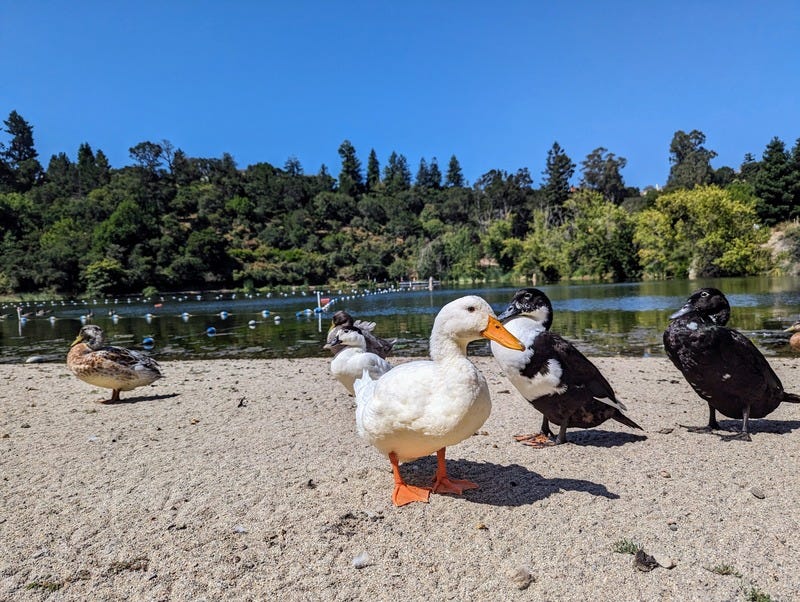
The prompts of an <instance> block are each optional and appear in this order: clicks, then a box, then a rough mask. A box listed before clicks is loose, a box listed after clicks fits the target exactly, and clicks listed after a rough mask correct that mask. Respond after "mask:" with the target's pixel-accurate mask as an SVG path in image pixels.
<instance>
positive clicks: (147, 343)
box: [142, 337, 156, 349]
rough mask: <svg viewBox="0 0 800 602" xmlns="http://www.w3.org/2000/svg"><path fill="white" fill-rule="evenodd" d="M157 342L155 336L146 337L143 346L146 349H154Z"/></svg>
mask: <svg viewBox="0 0 800 602" xmlns="http://www.w3.org/2000/svg"><path fill="white" fill-rule="evenodd" d="M155 344H156V342H155V340H153V337H144V338H143V339H142V347H144V348H145V349H152V348H153V347H154V346H155Z"/></svg>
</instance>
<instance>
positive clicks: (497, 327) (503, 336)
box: [481, 316, 525, 351]
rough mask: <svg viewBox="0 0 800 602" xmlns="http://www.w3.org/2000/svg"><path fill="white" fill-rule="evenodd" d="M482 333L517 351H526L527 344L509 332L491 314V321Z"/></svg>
mask: <svg viewBox="0 0 800 602" xmlns="http://www.w3.org/2000/svg"><path fill="white" fill-rule="evenodd" d="M481 334H482V335H483V336H485V337H486V338H487V339H491V340H493V341H494V342H496V343H499V344H501V345H502V346H503V347H508V348H509V349H516V350H517V351H525V345H523V344H522V343H520V342H519V339H518V338H517V337H515V336H514V335H513V334H511V333H510V332H508V331H507V330H506V327H505V326H503V325H502V324H501V323H500V320H498V319H497V318H495V317H494V316H489V323H488V324H487V325H486V328H485V329H484V330H483V332H482V333H481Z"/></svg>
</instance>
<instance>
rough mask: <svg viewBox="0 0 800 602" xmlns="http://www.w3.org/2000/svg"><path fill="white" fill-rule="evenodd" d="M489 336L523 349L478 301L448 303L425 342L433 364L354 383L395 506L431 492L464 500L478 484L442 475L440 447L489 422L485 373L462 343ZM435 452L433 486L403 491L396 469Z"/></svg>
mask: <svg viewBox="0 0 800 602" xmlns="http://www.w3.org/2000/svg"><path fill="white" fill-rule="evenodd" d="M482 337H483V338H488V339H492V340H494V341H497V342H498V343H500V344H501V345H507V346H508V347H511V348H514V349H522V348H523V347H522V344H521V343H520V342H519V341H518V340H517V339H516V338H514V337H513V336H512V335H511V334H510V333H509V332H508V331H507V330H506V329H505V328H504V327H503V325H502V324H500V322H499V321H498V320H497V318H496V317H495V315H494V312H493V311H492V308H491V306H490V305H489V304H488V303H487V302H486V301H485V300H483V299H482V298H481V297H476V296H467V297H461V298H460V299H456V300H455V301H451V302H450V303H448V304H447V305H445V306H444V307H443V308H442V309H441V310H440V311H439V313H438V315H437V316H436V319H435V320H434V323H433V330H432V331H431V336H430V356H431V359H430V360H417V361H413V362H408V363H405V364H401V365H399V366H397V367H395V368H392V369H391V370H389V372H387V373H386V374H384V375H383V376H381V377H380V378H379V379H377V380H373V379H372V378H370V376H369V374H368V373H367V372H366V371H365V372H364V375H363V376H362V377H361V378H359V379H357V380H356V382H355V391H356V406H357V407H356V426H357V427H358V432H359V434H360V435H361V436H362V437H364V439H366V440H367V441H368V442H369V443H371V444H372V445H374V446H375V447H376V448H377V449H378V450H380V451H381V452H383V453H384V454H386V455H387V456H388V457H389V461H390V462H391V464H392V470H393V472H394V481H395V486H394V492H393V493H392V501H393V502H394V504H395V505H396V506H402V505H405V504H409V503H411V502H427V501H428V498H429V496H430V492H431V490H433V492H434V493H455V494H461V493H463V491H464V490H465V489H474V488H476V487H477V485H476V484H475V483H472V482H470V481H465V480H459V479H450V478H449V477H448V476H447V466H446V463H445V448H446V447H448V446H450V445H455V444H456V443H459V442H461V441H463V440H464V439H466V438H467V437H470V436H471V435H473V434H474V433H475V431H477V430H478V429H479V428H480V427H481V425H482V424H483V423H484V422H485V421H486V419H487V418H488V417H489V412H490V411H491V408H492V402H491V399H490V397H489V388H488V386H487V385H486V380H485V379H484V378H483V375H482V374H481V373H480V371H479V370H478V369H477V368H476V367H475V365H474V364H473V363H472V362H471V361H470V360H469V359H468V358H467V344H468V343H469V342H470V341H474V340H477V339H479V338H482ZM433 452H436V455H437V470H436V475H435V477H434V482H433V487H432V489H431V488H428V487H416V486H413V485H408V484H407V483H405V482H404V481H403V478H402V477H401V476H400V470H399V466H398V465H399V463H400V462H404V461H408V460H415V459H417V458H421V457H423V456H427V455H429V454H432V453H433Z"/></svg>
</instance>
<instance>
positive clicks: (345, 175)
mask: <svg viewBox="0 0 800 602" xmlns="http://www.w3.org/2000/svg"><path fill="white" fill-rule="evenodd" d="M339 156H340V157H341V158H342V170H341V171H340V172H339V192H341V193H342V194H346V195H348V196H351V197H356V196H357V195H358V194H360V193H361V191H362V188H363V186H364V179H363V177H362V175H361V161H359V160H358V157H356V149H355V147H354V146H353V145H352V143H351V142H350V141H349V140H345V141H344V142H342V144H341V145H340V146H339Z"/></svg>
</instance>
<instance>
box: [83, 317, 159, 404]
mask: <svg viewBox="0 0 800 602" xmlns="http://www.w3.org/2000/svg"><path fill="white" fill-rule="evenodd" d="M67 367H68V368H69V369H70V370H72V372H73V373H74V374H75V376H77V377H78V378H79V379H81V380H82V381H84V382H87V383H89V384H90V385H94V386H96V387H102V388H104V389H111V390H112V393H111V399H107V400H103V403H108V402H115V401H119V393H120V391H131V390H133V389H135V388H136V387H144V386H146V385H149V384H151V383H153V382H155V381H156V380H158V379H159V378H161V377H162V376H163V375H162V374H161V369H160V368H159V365H158V363H157V362H156V361H155V360H154V359H152V358H151V357H149V356H147V355H144V354H143V353H139V352H138V351H132V350H130V349H124V348H122V347H111V346H107V345H106V344H105V339H104V337H103V330H102V329H101V328H100V327H99V326H96V325H94V324H88V325H86V326H84V327H83V328H81V330H80V332H79V333H78V336H77V337H76V338H75V340H74V341H73V342H72V345H70V350H69V353H68V354H67Z"/></svg>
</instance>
